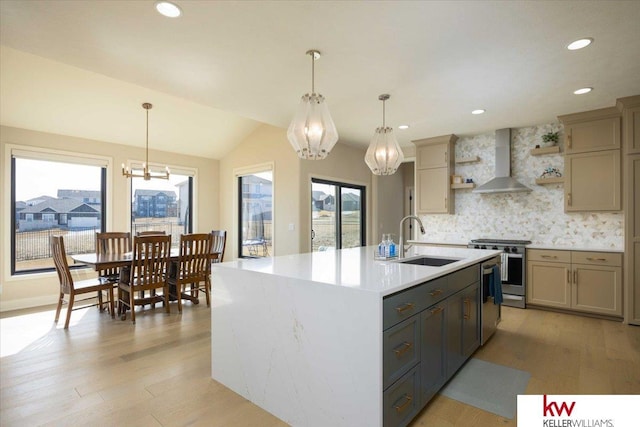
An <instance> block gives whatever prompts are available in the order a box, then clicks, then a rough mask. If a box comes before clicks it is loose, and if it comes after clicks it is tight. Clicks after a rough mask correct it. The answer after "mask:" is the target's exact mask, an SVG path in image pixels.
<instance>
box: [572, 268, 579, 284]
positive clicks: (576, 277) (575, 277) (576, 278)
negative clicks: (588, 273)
mask: <svg viewBox="0 0 640 427" xmlns="http://www.w3.org/2000/svg"><path fill="white" fill-rule="evenodd" d="M573 283H575V284H576V285H577V284H578V270H574V271H573Z"/></svg>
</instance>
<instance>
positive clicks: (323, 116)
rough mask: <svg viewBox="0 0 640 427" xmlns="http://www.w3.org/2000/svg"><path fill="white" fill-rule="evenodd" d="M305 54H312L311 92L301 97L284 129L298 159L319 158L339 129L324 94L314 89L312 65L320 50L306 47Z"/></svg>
mask: <svg viewBox="0 0 640 427" xmlns="http://www.w3.org/2000/svg"><path fill="white" fill-rule="evenodd" d="M307 55H310V56H311V93H307V94H305V95H304V96H303V97H302V100H301V101H300V105H299V106H298V112H297V113H296V114H295V116H294V117H293V120H292V121H291V124H290V125H289V129H288V130H287V138H288V139H289V142H290V143H291V145H292V146H293V149H294V150H296V153H298V157H300V158H301V159H309V160H321V159H324V158H326V157H327V155H328V154H329V152H330V151H331V149H332V148H333V146H334V145H336V142H337V141H338V131H337V130H336V126H335V125H334V123H333V120H332V119H331V114H329V107H327V103H326V102H325V100H324V96H322V95H320V94H319V93H316V92H315V68H314V64H315V61H316V59H318V58H320V52H319V51H317V50H308V51H307Z"/></svg>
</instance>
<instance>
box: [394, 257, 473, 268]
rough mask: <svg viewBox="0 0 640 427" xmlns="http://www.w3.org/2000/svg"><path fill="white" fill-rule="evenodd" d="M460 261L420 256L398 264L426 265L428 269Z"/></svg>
mask: <svg viewBox="0 0 640 427" xmlns="http://www.w3.org/2000/svg"><path fill="white" fill-rule="evenodd" d="M456 261H460V260H459V259H452V258H434V257H428V256H420V257H415V258H409V259H402V260H400V261H398V262H400V263H402V264H414V265H428V266H429V267H442V266H443V265H447V264H451V263H452V262H456Z"/></svg>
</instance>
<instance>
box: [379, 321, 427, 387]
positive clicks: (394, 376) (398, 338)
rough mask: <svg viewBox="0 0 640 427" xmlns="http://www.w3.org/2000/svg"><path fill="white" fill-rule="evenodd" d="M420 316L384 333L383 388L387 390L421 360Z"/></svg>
mask: <svg viewBox="0 0 640 427" xmlns="http://www.w3.org/2000/svg"><path fill="white" fill-rule="evenodd" d="M419 340H420V316H412V317H411V318H409V319H407V320H405V321H404V322H402V323H400V324H398V325H396V326H394V327H393V328H389V329H387V330H386V331H384V333H383V342H382V360H383V362H382V363H383V367H382V375H383V377H382V387H383V388H385V389H386V388H387V387H389V386H390V385H391V384H393V383H394V382H395V381H397V380H398V379H399V378H400V377H401V376H402V375H404V373H405V372H407V371H408V370H409V369H410V368H412V367H414V366H415V365H416V363H418V361H419V360H420V341H419Z"/></svg>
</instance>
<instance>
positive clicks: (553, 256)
mask: <svg viewBox="0 0 640 427" xmlns="http://www.w3.org/2000/svg"><path fill="white" fill-rule="evenodd" d="M540 256H541V257H542V258H549V259H556V258H558V257H557V256H556V255H540Z"/></svg>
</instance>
